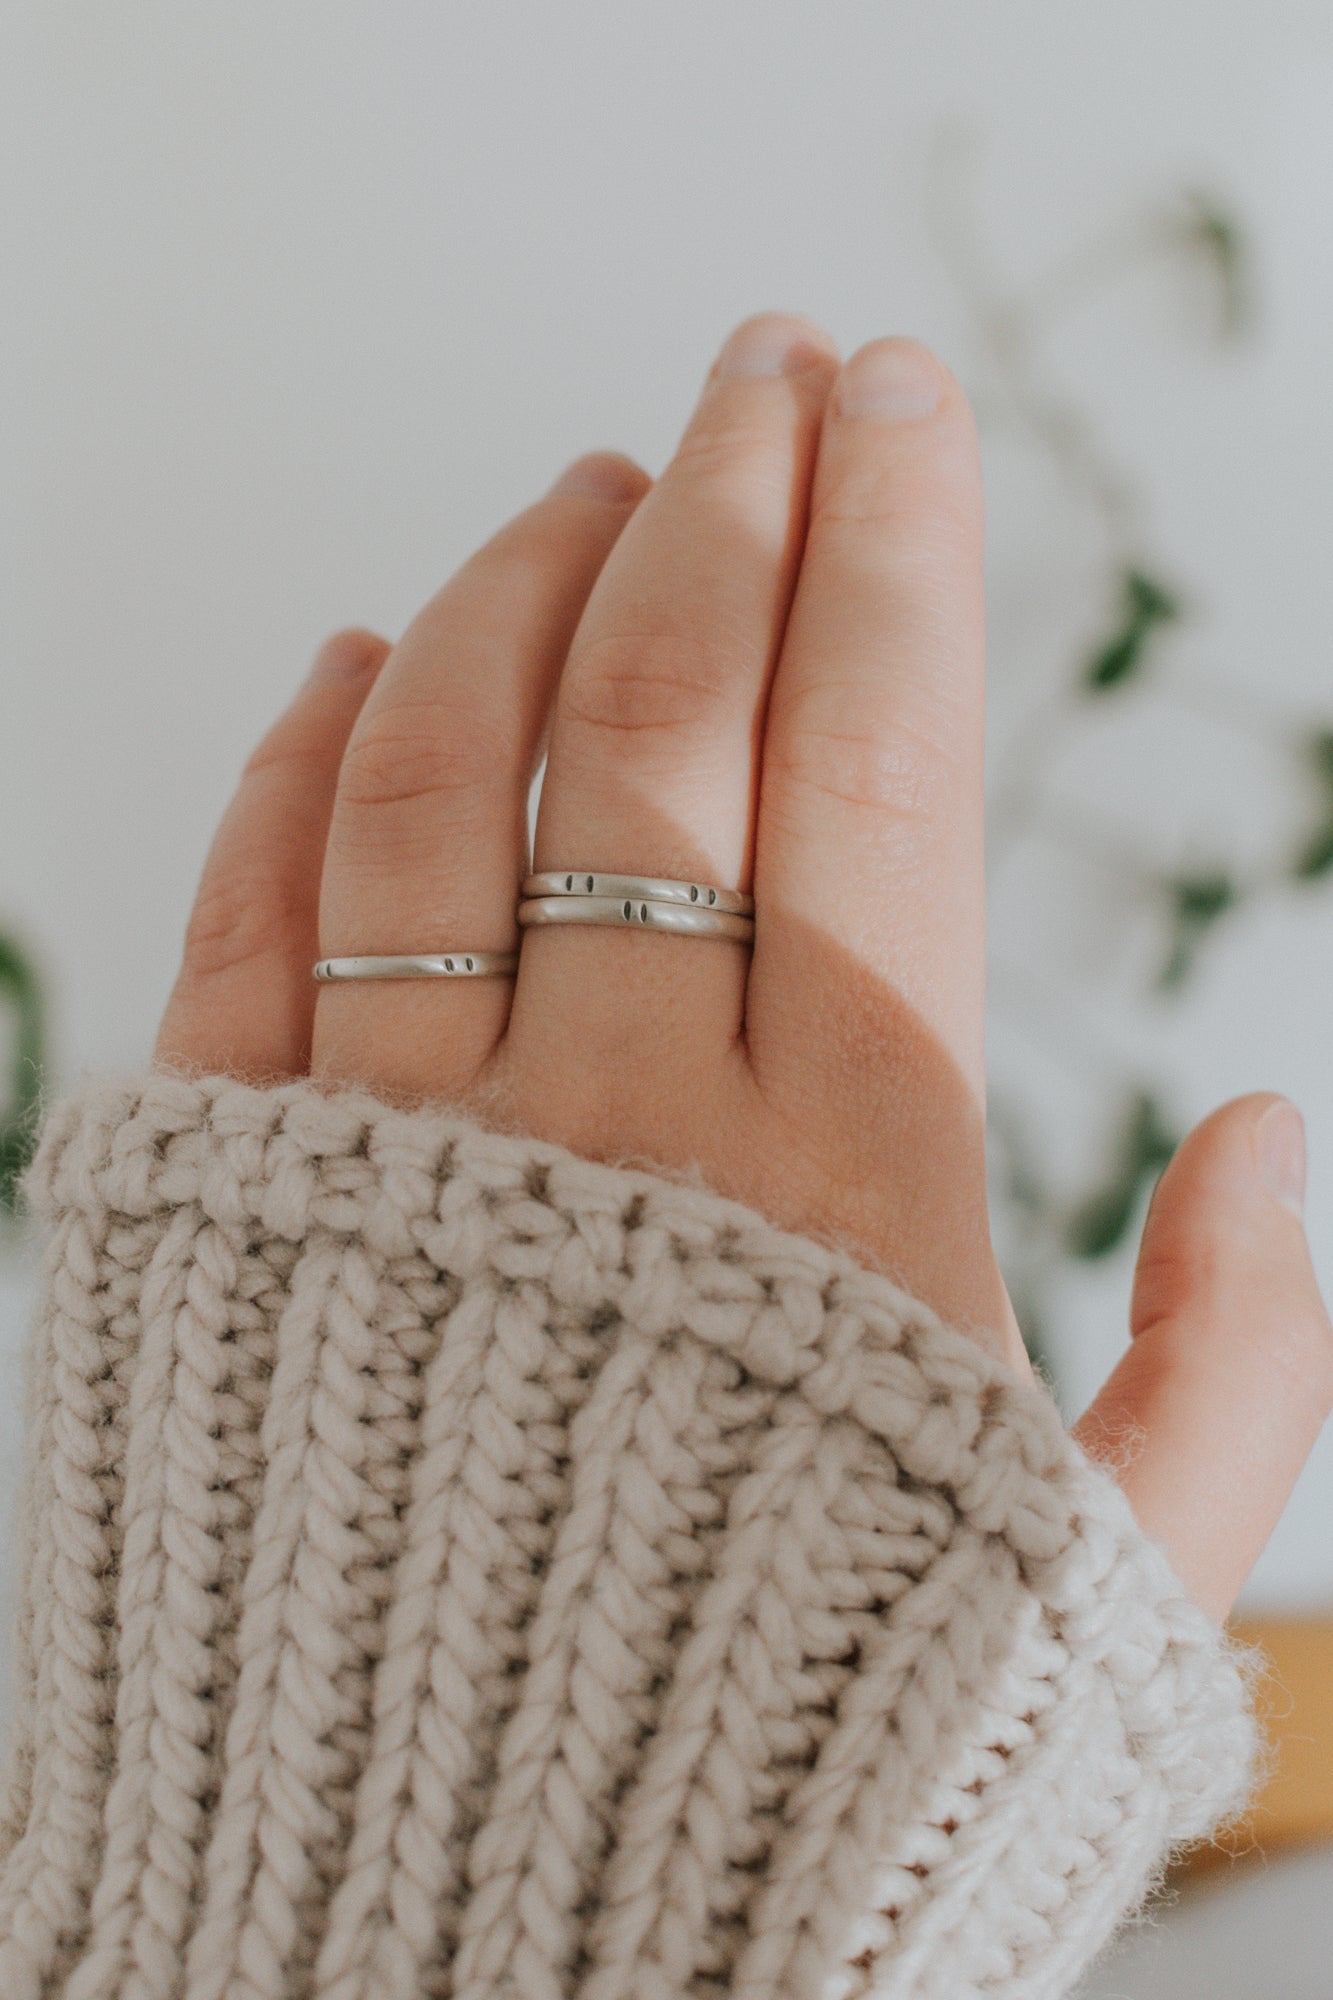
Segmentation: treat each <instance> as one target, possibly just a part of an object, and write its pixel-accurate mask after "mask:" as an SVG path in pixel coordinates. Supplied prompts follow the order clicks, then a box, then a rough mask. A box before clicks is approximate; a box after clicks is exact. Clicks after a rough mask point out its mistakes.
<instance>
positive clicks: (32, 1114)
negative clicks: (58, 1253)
mask: <svg viewBox="0 0 1333 2000" xmlns="http://www.w3.org/2000/svg"><path fill="white" fill-rule="evenodd" d="M0 1012H4V1013H7V1014H9V1015H11V1016H12V1020H13V1055H12V1059H11V1062H10V1066H9V1078H8V1089H7V1094H6V1095H5V1097H4V1098H3V1099H2V1100H0V1210H4V1211H6V1212H8V1213H11V1214H12V1212H13V1210H14V1208H15V1207H16V1205H17V1198H18V1187H19V1181H20V1180H21V1178H22V1176H23V1172H24V1170H25V1168H26V1167H27V1165H28V1162H29V1160H30V1159H31V1158H32V1153H33V1148H34V1146H35V1145H36V1139H37V1120H38V1115H39V1111H40V1105H41V1094H42V1074H43V1066H44V1063H45V1055H46V1034H45V1008H44V1006H43V1001H42V988H41V982H40V981H39V979H38V976H37V970H36V967H35V966H34V964H33V962H32V960H31V959H30V958H29V957H28V955H27V954H26V952H24V951H23V949H22V948H21V946H20V945H19V944H18V943H17V941H16V940H15V939H14V938H12V937H6V936H4V935H3V934H0Z"/></svg>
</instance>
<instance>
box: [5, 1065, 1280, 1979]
mask: <svg viewBox="0 0 1333 2000" xmlns="http://www.w3.org/2000/svg"><path fill="white" fill-rule="evenodd" d="M27 1187H28V1196H29V1200H30V1202H31V1204H32V1206H33V1208H34V1210H35V1211H36V1212H37V1213H38V1214H39V1215H40V1216H41V1217H42V1218H43V1219H44V1221H45V1222H46V1224H47V1225H48V1227H49V1229H50V1231H51V1246H50V1254H49V1259H48V1267H47V1279H46V1290H45V1296H44V1300H43V1305H42V1310H41V1316H40V1318H39V1321H38V1324H37V1327H36V1329H35V1332H34V1342H33V1351H32V1354H31V1357H30V1378H31V1385H32V1386H31V1392H30V1418H29V1423H30V1429H29V1445H28V1465H27V1471H26V1482H27V1483H26V1489H25V1493H26V1498H25V1511H24V1519H25V1521H26V1523H27V1534H28V1546H27V1549H26V1551H25V1584H24V1591H23V1598H22V1604H21V1610H20V1630H19V1634H18V1643H17V1647H16V1652H17V1658H18V1662H19V1671H20V1674H21V1676H22V1677H24V1678H25V1679H26V1683H27V1684H26V1687H25V1689H24V1690H23V1692H22V1698H21V1701H20V1709H19V1721H18V1725H17V1740H16V1741H15V1743H14V1744H13V1745H12V1747H11V1756H10V1777H11V1798H12V1800H13V1807H12V1813H11V1823H10V1825H9V1828H8V1832H7V1843H8V1850H9V1851H8V1858H7V1860H6V1861H5V1862H4V1867H3V1872H2V1873H0V1979H3V1981H4V1983H5V1990H6V1993H7V1996H20V1995H29V1994H31V1995H32V1996H34V2000H36V1996H37V1995H39V1994H45V1993H49V1992H52V1991H54V1990H55V1984H56V1982H57V1981H60V1980H65V1981H67V1982H68V1983H67V1984H66V1985H64V1986H62V1987H61V1989H60V1990H61V1991H62V1992H63V1993H64V1994H66V1995H67V2000H109V1996H111V1995H113V1994H114V1995H122V1994H124V1995H128V1994H130V1993H131V1992H132V1993H134V1994H135V1995H136V1996H141V1995H149V1994H160V1995H161V1996H163V2000H169V1996H176V1995H185V1996H187V2000H222V1996H223V1995H227V1996H232V1995H240V1994H242V1993H244V1994H246V1995H253V1996H263V1997H264V2000H303V1996H306V1995H319V1996H320V2000H354V1996H355V1997H356V2000H371V1996H372V1995H373V1996H375V1997H376V2000H390V1996H394V1997H395V2000H397V1997H398V1996H401V2000H416V1996H418V1995H421V1994H440V1995H444V1994H448V1995H454V1996H466V2000H501V1996H505V2000H512V1996H523V2000H549V1996H556V1995H565V1994H573V1993H575V1992H577V1993H578V1994H579V1995H580V1996H581V2000H628V1996H635V1997H636V2000H638V1997H639V1996H641V2000H684V1996H686V1995H691V1996H694V1995H706V1994H715V1995H718V1996H721V1995H723V1994H725V1995H726V1996H727V2000H761V1996H762V2000H813V1996H816V1995H819V1996H821V2000H850V1996H853V1995H869V1994H871V1993H874V1994H877V1995H895V1996H898V1995H901V1996H904V2000H905V1996H907V1995H909V1994H910V1995H913V1996H927V1997H928V2000H936V1996H938V2000H944V1996H946V1995H947V1996H948V2000H963V1996H967V1995H973V1994H977V1995H980V1994H987V1995H991V1996H996V1995H1004V1996H1018V1995H1022V1996H1024V2000H1040V1996H1043V1995H1052V1996H1054V1995H1057V1994H1061V1993H1063V1992H1065V1991H1066V1990H1067V1989H1068V1986H1069V1984H1070V1983H1072V1981H1073V1980H1074V1979H1075V1978H1076V1977H1077V1975H1078V1973H1079V1972H1080V1971H1081V1970H1082V1969H1083V1967H1084V1966H1085V1965H1086V1963H1087V1962H1088V1960H1089V1959H1090V1958H1091V1957H1092V1955H1093V1954H1094V1953H1095V1951H1096V1950H1097V1949H1098V1948H1099V1947H1100V1945H1101V1944H1102V1943H1103V1942H1104V1940H1105V1939H1106V1937H1107V1936H1108V1935H1109V1933H1110V1932H1111V1931H1112V1929H1113V1928H1114V1927H1115V1925H1116V1923H1117V1921H1118V1919H1119V1918H1120V1917H1121V1916H1122V1915H1124V1914H1125V1913H1126V1911H1128V1910H1129V1909H1131V1908H1132V1907H1134V1905H1135V1904H1136V1903H1137V1902H1138V1901H1139V1899H1140V1898H1141V1897H1142V1895H1143V1893H1144V1890H1145V1887H1146V1885H1147V1884H1148V1882H1149V1881H1150V1880H1151V1879H1152V1877H1153V1876H1154V1874H1155V1873H1156V1871H1157V1870H1158V1868H1159V1867H1160V1865H1161V1863H1162V1860H1163V1858H1164V1856H1165V1855H1166V1853H1167V1852H1168V1851H1169V1850H1170V1849H1171V1848H1172V1847H1174V1846H1175V1845H1177V1844H1179V1843H1182V1842H1184V1841H1187V1840H1191V1839H1194V1838H1197V1837H1199V1836H1201V1835H1203V1834H1205V1833H1207V1832H1208V1831H1209V1830H1210V1829H1211V1828H1212V1827H1213V1826H1214V1825H1215V1824H1216V1823H1217V1822H1218V1820H1219V1819H1220V1818H1221V1817H1222V1816H1223V1815H1225V1814H1227V1813H1229V1812H1230V1811H1232V1810H1234V1809H1235V1808H1237V1807H1239V1806H1240V1805H1241V1804H1242V1803H1243V1802H1244V1800H1245V1798H1246V1797H1247V1795H1248V1791H1249V1788H1250V1785H1251V1782H1252V1775H1253V1768H1254V1755H1255V1730H1254V1724H1253V1720H1252V1716H1251V1712H1250V1704H1249V1700H1248V1695H1247V1689H1246V1667H1247V1662H1246V1660H1245V1659H1244V1658H1243V1657H1242V1656H1240V1655H1238V1654H1237V1653H1235V1652H1234V1651H1233V1650H1232V1649H1231V1648H1230V1647H1229V1645H1228V1644H1227V1642H1226V1641H1225V1640H1224V1638H1223V1637H1222V1635H1221V1634H1220V1633H1219V1632H1218V1631H1217V1629H1216V1628H1215V1627H1214V1626H1213V1625H1212V1624H1211V1622H1210V1621H1209V1620H1208V1619H1207V1618H1206V1617H1205V1616H1204V1615H1203V1614H1202V1613H1201V1612H1200V1611H1199V1610H1198V1609H1196V1607H1195V1606H1194V1605H1193V1604H1191V1603H1190V1601H1189V1600H1188V1598H1187V1597H1186V1595H1185V1593H1184V1591H1183V1589H1182V1588H1181V1586H1180V1584H1179V1582H1178V1580H1177V1578H1176V1577H1175V1576H1174V1574H1173V1573H1172V1571H1171V1568H1170V1566H1169V1564H1168V1563H1167V1561H1166V1558H1165V1556H1164V1555H1163V1554H1162V1552H1161V1551H1160V1550H1159V1549H1158V1548H1157V1547H1156V1546H1155V1545H1154V1544H1153V1543H1151V1542H1150V1541H1149V1540H1148V1539H1147V1538H1146V1537H1145V1536H1144V1535H1143V1534H1142V1533H1141V1532H1140V1530H1139V1529H1138V1528H1137V1526H1136V1524H1135V1523H1134V1521H1133V1518H1132V1516H1131V1514H1130V1511H1129V1508H1128V1506H1127V1504H1126V1502H1125V1500H1124V1498H1123V1496H1122V1495H1121V1493H1120V1491H1119V1489H1118V1488H1117V1487H1116V1485H1115V1484H1114V1482H1113V1481H1112V1480H1111V1479H1110V1478H1109V1476H1107V1475H1106V1474H1105V1473H1104V1472H1103V1471H1102V1470H1101V1469H1100V1468H1099V1467H1097V1466H1095V1465H1093V1464H1092V1463H1091V1462H1090V1461H1089V1460H1088V1459H1087V1458H1086V1457H1085V1455H1084V1454H1083V1453H1082V1452H1081V1451H1080V1450H1079V1449H1078V1447H1077V1446H1076V1445H1075V1444H1074V1443H1073V1442H1072V1440H1071V1439H1070V1438H1069V1436H1068V1435H1067V1433H1066V1432H1065V1430H1064V1427H1063V1425H1062V1423H1061V1421H1060V1417H1059V1414H1058V1412H1057V1410H1056V1408H1055V1406H1054V1404H1053V1402H1052V1401H1051V1398H1050V1397H1049V1395H1048V1394H1047V1393H1046V1391H1045V1390H1044V1389H1043V1388H1042V1387H1041V1386H1040V1385H1031V1384H1028V1383H1025V1382H1022V1381H1020V1380H1019V1379H1018V1378H1017V1376H1015V1375H1014V1374H1013V1373H1012V1372H1011V1371H1010V1370H1008V1369H1007V1368H1006V1367H1005V1366H1004V1365H1003V1364H1002V1363H1000V1362H998V1361H996V1360H995V1359H994V1358H992V1357H991V1356H989V1355H988V1354H987V1353H985V1352H984V1351H983V1350H982V1349H981V1348H980V1347H979V1346H977V1345H976V1344H975V1343H974V1342H973V1341H971V1340H970V1339H968V1338H967V1337H966V1336H965V1335H963V1334H962V1333H959V1332H957V1331H955V1330H953V1329H951V1328H949V1327H947V1326H945V1325H943V1324H942V1323H941V1322H940V1321H939V1319H938V1318H937V1317H936V1316H935V1315H934V1314H933V1313H931V1312H930V1311H929V1310H928V1309H927V1308H926V1307H924V1306H923V1305H921V1304H919V1303H918V1302H916V1301H914V1300H912V1299H910V1298H909V1297H907V1296H906V1295H905V1294H903V1293H902V1292H901V1291H899V1290H898V1289H897V1288H895V1287H894V1286H893V1285H892V1284H891V1283H890V1282H889V1281H888V1280H887V1279H885V1278H884V1277H882V1276H880V1275H878V1274H876V1273H872V1272H869V1271H865V1270H863V1269H861V1268H860V1267H858V1266H857V1265H856V1263H855V1262H854V1261H853V1260H852V1259H851V1258H849V1257H848V1256H847V1255H845V1254H843V1253H840V1252H838V1251H835V1250H832V1249H829V1248H827V1247H824V1246H822V1245H820V1244H818V1243H816V1242H814V1241H813V1240H811V1239H808V1238H806V1237H803V1236H801V1235H799V1234H796V1233H793V1232H791V1231H787V1230H784V1229H781V1228H779V1227H777V1226H776V1225H774V1224H773V1223H771V1222H769V1221H768V1220H766V1219H765V1218H764V1217H763V1216H762V1215H760V1214H758V1213H757V1212H755V1211H754V1210H752V1209H750V1208H748V1207H746V1206H744V1205H742V1204H740V1203H737V1202H734V1201H730V1200H727V1199H725V1198H723V1197H721V1196H719V1195H716V1194H713V1193H711V1192H708V1191H706V1190H702V1189H699V1188H696V1187H689V1186H685V1185H682V1184H680V1183H679V1182H678V1181H673V1180H671V1179H668V1178H667V1177H665V1176H664V1175H658V1174H654V1173H651V1172H648V1171H645V1170H643V1169H640V1168H636V1167H625V1166H616V1165H605V1164H600V1163H596V1162H590V1161H587V1160H583V1159H580V1158H578V1157H576V1156H575V1155H573V1154H572V1153H570V1152H568V1151H567V1150H566V1149H564V1148H563V1147H560V1146H557V1145H553V1144H551V1143H548V1142H545V1141H541V1140H537V1139H533V1138H525V1137H517V1136H514V1135H513V1134H506V1133H497V1132H494V1131H491V1130H488V1129H486V1128H485V1127H484V1126H483V1125H481V1124H480V1123H478V1122H477V1121H475V1120H473V1119H472V1118H470V1117H468V1116H465V1115H463V1114H461V1113H459V1112H456V1111H452V1110H448V1109H425V1110H417V1111H402V1110H396V1109H393V1108H391V1107H389V1106H387V1105H385V1104H382V1103H380V1102H379V1101H378V1100H376V1099H375V1098H373V1097H371V1096H369V1095H367V1094H365V1093H364V1092H350V1093H343V1094H337V1095H327V1094H324V1093H321V1092H319V1091H317V1090H316V1089H315V1088H314V1087H312V1086H311V1085H309V1084H304V1083H301V1084H289V1085H284V1086H280V1087H273V1088H269V1089H256V1088H252V1087H248V1086H246V1085H243V1084H240V1083H237V1082H235V1081H232V1080H229V1079H225V1078H206V1079H203V1080H192V1079H185V1078H182V1077H179V1076H173V1075H169V1074H161V1073H159V1074H154V1075H152V1076H151V1077H149V1078H147V1079H137V1080H127V1081H120V1080H110V1081H100V1082H96V1083H93V1084H90V1085H88V1086H86V1087H85V1088H83V1089H82V1090H81V1091H79V1092H78V1093H77V1094H76V1095H75V1096H73V1097H72V1098H71V1099H69V1100H67V1101H66V1102H65V1103H63V1104H61V1105H60V1106H58V1107H57V1108H56V1110H55V1111H54V1113H53V1114H52V1116H51V1117H50V1119H49V1121H48V1123H47V1126H46V1130H45V1133H44V1137H43V1140H42V1144H41V1148H40V1151H39V1154H38V1157H37V1160H36V1161H35V1163H34V1166H33V1168H32V1170H31V1172H30V1175H29V1178H28V1183H27Z"/></svg>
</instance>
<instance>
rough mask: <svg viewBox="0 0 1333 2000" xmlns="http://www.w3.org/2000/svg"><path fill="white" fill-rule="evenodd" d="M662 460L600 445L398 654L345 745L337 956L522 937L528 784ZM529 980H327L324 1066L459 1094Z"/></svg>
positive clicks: (330, 920)
mask: <svg viewBox="0 0 1333 2000" xmlns="http://www.w3.org/2000/svg"><path fill="white" fill-rule="evenodd" d="M650 484H651V481H650V480H649V478H648V475H647V474H646V473H645V472H643V471H641V470H640V468H639V467H638V466H636V465H634V464H632V463H631V462H630V461H629V460H628V459H625V458H621V457H619V456H618V455H616V454H612V453H607V452H603V453H595V454H593V455H591V456H590V457H588V458H585V459H582V460H579V461H578V462H577V464H576V465H574V466H571V467H570V468H569V471H568V472H567V473H566V474H565V475H564V477H563V478H562V479H561V480H559V481H558V482H557V484H556V485H555V486H554V487H553V488H552V490H551V492H550V493H548V494H547V495H546V497H545V498H544V499H542V500H539V501H538V502H537V503H536V504H535V505H534V506H532V507H529V508H527V509H526V510H525V512H524V513H522V514H520V515H519V516H518V517H517V519H516V520H513V521H511V522H510V523H509V524H508V526H506V527H505V528H503V529H502V530H501V531H500V533H499V534H498V535H496V536H495V537H494V538H493V539H492V540H491V541H490V542H488V543H487V544H486V546H485V547H484V548H483V549H481V550H480V551H479V552H478V553H477V554H476V555H474V556H473V557H472V558H471V559H470V560H469V561H468V562H466V563H465V564H464V565H463V567H462V569H461V570H459V571H458V573H457V575H456V576H454V577H453V578H452V579H451V580H450V581H449V582H448V583H447V584H446V585H445V586H444V588H443V589H442V590H441V591H439V592H438V594H437V595H436V596H435V597H434V598H433V599H432V600H431V602H430V603H429V604H428V605H427V606H426V608H425V609H424V611H422V612H421V613H420V614H419V616H418V617H417V618H415V619H414V620H413V622H412V624H411V625H410V626H409V628H408V630H407V631H406V632H405V633H404V635H403V637H402V638H401V639H400V640H399V642H398V644H397V645H396V646H395V647H394V649H393V652H392V654H391V655H390V657H389V659H388V661H387V662H386V663H385V667H384V670H383V672H382V673H381V674H380V677H379V679H378V681H377V683H376V686H375V691H374V694H373V696H372V697H371V699H370V700H369V701H368V702H367V703H366V706H365V709H364V710H363V712H362V714H361V716H360V719H359V720H358V723H357V726H356V728H355V730H354V731H353V733H352V738H351V741H350V742H349V744H348V746H347V753H346V756H345V757H344V759H343V767H342V773H341V777H340V779H339V784H338V794H337V799H336V802H335V805H334V810H333V821H332V825H331V827H330V830H329V844H328V856H327V861H326V865H325V870H324V885H323V894H322V898H321V904H320V938H321V944H322V948H323V953H324V955H325V956H329V957H344V956H355V955H359V954H363V953H364V954H369V955H397V954H400V953H418V952H452V951H456V950H457V951H471V950H481V951H509V950H512V949H513V948H514V946H515V945H516V944H517V942H518V925H517V918H516V912H517V908H518V900H519V888H520V885H521V882H522V878H523V876H524V874H525V873H526V872H527V858H528V794H529V791H530V789H531V785H532V781H533V778H534V776H535V774H536V767H537V761H538V758H539V755H540V751H541V748H542V744H543V740H544V737H545V734H546V730H547V727H548V724H549V716H550V706H551V700H552V695H553V691H554V687H555V683H556V680H557V679H558V677H559V674H560V670H561V668H562V666H563V665H564V660H565V655H566V652H567V650H568V647H569V642H570V639H571V638H572V636H573V633H574V628H575V626H576V625H577V623H578V619H579V615H580V613H581V612H582V610H583V606H584V603H585V602H586V599H587V596H588V592H589V591H590V590H591V588H592V586H593V583H594V581H595V579H596V577H597V573H598V571H599V570H600V569H601V567H602V564H603V563H604V562H605V560H606V557H607V554H608V552H609V550H610V549H611V548H612V546H613V545H614V543H615V540H616V537H617V536H618V535H619V533H620V531H621V529H622V527H623V526H624V524H625V520H626V518H627V516H628V515H629V513H630V512H631V511H632V510H633V508H634V507H635V505H636V504H637V502H638V501H639V499H640V498H641V496H642V494H643V493H644V491H645V489H646V488H647V487H648V486H649V485H650ZM512 991H513V981H512V979H510V978H505V977H493V976H488V977H485V978H477V979H456V980H455V979H440V980H407V981H396V980H395V981H391V982H386V981H378V980H376V981H364V982H362V981H357V982H352V983H348V984H346V985H341V984H333V985H326V986H323V987H321V989H320V991H319V997H318V1000H317V1003H316V1014H315V1039H314V1054H313V1068H314V1071H315V1073H316V1074H317V1075H319V1076H321V1077H325V1078H330V1079H342V1080H349V1081H350V1080H353V1079H357V1080H360V1081H363V1082H366V1083H369V1084H371V1085H372V1086H375V1087H378V1088H381V1089H391V1090H395V1091H403V1092H407V1093H411V1094H420V1095H425V1096H436V1097H439V1096H443V1097H455V1096H457V1095H458V1094H459V1093H461V1092H462V1091H464V1090H465V1088H466V1086H467V1084H468V1083H469V1082H470V1081H471V1079H472V1078H473V1077H474V1076H475V1075H476V1073H477V1071H478V1070H479V1069H480V1068H481V1066H482V1065H483V1063H484V1062H485V1060H486V1058H487V1057H488V1056H489V1054H490V1053H491V1052H492V1050H493V1049H494V1047H495V1045H496V1043H497V1041H498V1040H499V1037H500V1035H501V1034H502V1032H503V1029H504V1026H505V1023H506V1020H507V1018H508V1013H509V1007H510V1002H511V998H512Z"/></svg>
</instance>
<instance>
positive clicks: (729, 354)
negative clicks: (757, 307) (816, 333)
mask: <svg viewBox="0 0 1333 2000" xmlns="http://www.w3.org/2000/svg"><path fill="white" fill-rule="evenodd" d="M828 358H829V353H828V349H827V347H823V346H821V345H820V343H819V342H818V341H817V340H813V339H812V338H811V336H810V334H809V333H808V332H806V331H805V330H804V329H803V328H802V327H801V326H800V325H799V324H798V323H797V322H795V321H793V320H790V319H783V318H782V316H781V315H780V314H778V315H765V316H761V317H759V318H758V319H747V320H746V322H745V324H744V325H743V326H738V327H737V328H736V331H735V332H734V333H733V334H732V336H731V338H730V340H728V342H727V344H726V346H725V347H724V348H723V349H722V352H721V353H720V354H719V355H718V357H717V360H716V361H715V362H714V363H713V367H712V371H711V374H710V377H709V379H710V381H714V382H722V381H727V380H730V379H731V378H732V377H734V376H738V375H799V374H800V373H801V372H802V370H803V369H806V368H813V367H814V366H815V364H816V362H819V361H827V360H828Z"/></svg>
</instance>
